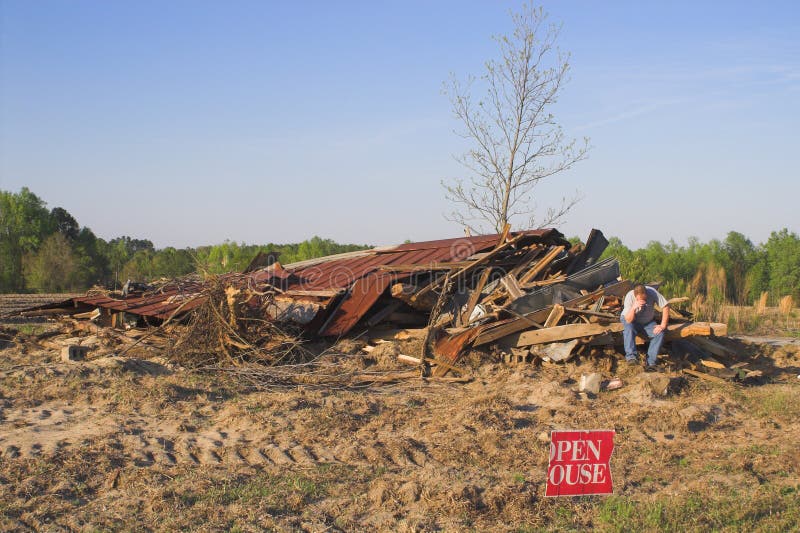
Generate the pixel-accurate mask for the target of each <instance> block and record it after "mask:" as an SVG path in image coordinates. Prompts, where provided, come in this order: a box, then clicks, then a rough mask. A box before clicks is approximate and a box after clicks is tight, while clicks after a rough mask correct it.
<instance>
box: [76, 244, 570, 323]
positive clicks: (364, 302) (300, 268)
mask: <svg viewBox="0 0 800 533" xmlns="http://www.w3.org/2000/svg"><path fill="white" fill-rule="evenodd" d="M520 234H521V235H522V237H521V240H520V242H519V244H520V245H523V246H524V245H527V244H532V243H536V242H541V243H546V244H565V243H566V241H565V240H564V237H563V235H561V233H559V232H558V231H557V230H554V229H545V230H532V231H524V232H518V233H513V234H512V235H514V236H516V235H520ZM498 240H499V236H498V235H480V236H476V237H461V238H456V239H443V240H436V241H426V242H418V243H407V244H401V245H399V246H395V247H390V248H376V249H373V250H365V251H363V252H354V253H347V254H341V255H339V256H330V257H327V258H320V259H317V260H310V261H303V262H301V263H296V264H294V265H285V266H283V267H281V266H280V265H278V264H273V265H271V266H269V267H267V268H264V269H261V270H256V271H254V272H251V273H248V274H240V275H231V278H230V279H231V282H235V283H244V284H247V285H249V286H252V287H253V288H255V289H257V290H263V289H264V288H267V286H269V285H271V286H274V287H277V288H278V289H280V290H281V291H332V293H333V292H335V293H339V292H343V291H346V292H344V296H342V297H339V296H331V297H328V298H311V299H312V300H314V301H317V302H319V303H321V304H322V305H323V307H325V306H327V305H329V304H331V303H333V302H334V300H336V299H337V298H340V299H339V301H338V302H337V304H338V305H336V306H335V307H333V309H332V310H331V309H330V308H329V309H328V310H327V312H329V313H330V315H329V316H328V317H327V319H326V322H325V325H324V326H323V329H322V331H321V332H320V333H321V334H323V335H341V334H344V333H347V331H349V330H350V329H351V328H352V327H353V326H354V325H355V324H356V323H357V322H358V321H359V320H360V319H361V318H362V317H363V316H364V315H365V314H366V313H367V311H368V310H369V309H370V308H371V307H372V305H374V303H375V302H376V301H377V299H378V298H379V297H380V295H381V294H382V293H383V292H384V291H385V290H386V288H387V287H388V286H389V285H390V284H391V283H392V282H393V281H395V280H400V279H406V278H407V277H409V276H410V275H411V274H409V273H391V272H384V271H381V267H385V266H390V265H421V266H424V265H431V264H434V263H441V262H448V261H460V260H464V259H466V258H468V257H470V256H471V255H473V254H476V253H479V252H483V251H487V250H491V249H492V248H494V247H495V246H496V245H497V244H498ZM202 289H203V285H202V284H201V283H199V282H190V283H177V282H176V283H174V284H172V285H170V284H168V285H165V286H164V287H162V288H161V289H160V290H159V291H158V292H156V293H146V294H143V295H138V296H137V295H131V296H129V297H128V298H126V299H124V300H123V299H114V298H109V297H107V296H101V297H97V296H94V297H81V298H75V299H74V302H75V303H76V304H84V305H88V306H93V307H101V308H104V309H109V310H112V311H116V312H120V311H124V312H126V313H133V314H137V315H142V316H148V317H154V318H158V319H162V320H164V319H167V318H169V317H170V316H171V315H172V314H173V313H175V312H176V311H179V313H181V314H182V313H185V312H188V311H190V310H191V309H193V308H195V307H197V306H199V305H201V304H202V303H203V301H204V298H205V297H204V296H203V295H202ZM187 300H191V301H190V302H189V303H187ZM182 305H183V307H181V306H182Z"/></svg>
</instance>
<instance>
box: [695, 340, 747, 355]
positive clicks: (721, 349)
mask: <svg viewBox="0 0 800 533" xmlns="http://www.w3.org/2000/svg"><path fill="white" fill-rule="evenodd" d="M689 341H690V342H692V343H693V344H696V345H697V346H699V347H700V348H702V349H703V350H705V351H707V352H710V353H712V354H714V355H718V356H720V357H727V356H730V355H736V351H735V350H731V349H730V348H728V347H726V346H723V345H721V344H720V343H718V342H715V341H712V340H711V339H709V338H706V337H691V338H690V339H689Z"/></svg>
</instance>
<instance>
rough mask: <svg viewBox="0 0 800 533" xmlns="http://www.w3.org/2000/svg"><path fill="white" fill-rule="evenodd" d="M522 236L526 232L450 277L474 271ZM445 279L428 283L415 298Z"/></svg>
mask: <svg viewBox="0 0 800 533" xmlns="http://www.w3.org/2000/svg"><path fill="white" fill-rule="evenodd" d="M522 237H524V234H522V233H520V234H519V235H517V236H516V237H513V238H511V239H508V240H507V241H506V242H504V243H502V244H500V245H498V246H497V247H496V248H495V249H494V250H492V251H491V252H489V253H488V254H486V255H485V256H483V257H482V258H481V259H478V260H477V261H473V262H472V263H471V264H469V265H467V266H465V267H464V268H462V269H461V270H458V271H457V272H455V274H453V275H452V276H450V278H451V279H456V278H458V277H459V276H463V275H464V274H467V273H469V272H472V271H473V270H475V269H476V268H478V267H479V266H481V265H483V264H485V263H487V262H488V261H489V259H491V258H493V257H494V256H495V255H497V254H499V253H500V252H502V251H503V250H505V249H506V248H509V247H510V246H512V245H514V244H515V243H516V242H517V241H519V240H520V239H521V238H522ZM445 279H446V278H444V277H443V278H440V279H438V280H436V281H434V282H433V283H431V284H429V285H427V286H426V287H424V288H422V289H421V290H420V291H419V292H417V293H416V294H415V295H414V296H413V298H414V299H419V298H421V297H422V296H424V295H426V294H428V293H429V292H430V291H432V290H433V289H435V288H436V287H438V286H439V285H441V284H442V283H444V281H445Z"/></svg>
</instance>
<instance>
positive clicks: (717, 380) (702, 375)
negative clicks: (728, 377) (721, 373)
mask: <svg viewBox="0 0 800 533" xmlns="http://www.w3.org/2000/svg"><path fill="white" fill-rule="evenodd" d="M683 373H684V374H689V375H690V376H694V377H696V378H700V379H705V380H707V381H713V382H714V383H728V382H727V381H725V380H724V379H722V378H718V377H717V376H712V375H710V374H706V373H704V372H698V371H696V370H692V369H690V368H684V369H683Z"/></svg>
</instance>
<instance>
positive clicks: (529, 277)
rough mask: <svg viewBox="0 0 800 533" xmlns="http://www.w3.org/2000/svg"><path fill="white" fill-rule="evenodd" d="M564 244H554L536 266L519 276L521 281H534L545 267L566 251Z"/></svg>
mask: <svg viewBox="0 0 800 533" xmlns="http://www.w3.org/2000/svg"><path fill="white" fill-rule="evenodd" d="M564 248H565V247H564V246H554V247H553V248H552V249H551V250H550V251H549V252H547V254H546V255H545V256H544V257H543V258H542V259H541V260H539V262H537V263H536V266H534V267H533V268H531V269H530V270H528V271H527V272H526V273H525V274H523V275H522V277H521V278H519V282H520V283H528V282H529V281H533V279H534V278H536V276H538V275H539V274H541V273H542V272H544V269H545V268H547V267H549V266H550V264H551V263H552V262H553V260H554V259H555V258H556V257H557V256H558V254H560V253H561V252H563V251H564Z"/></svg>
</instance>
